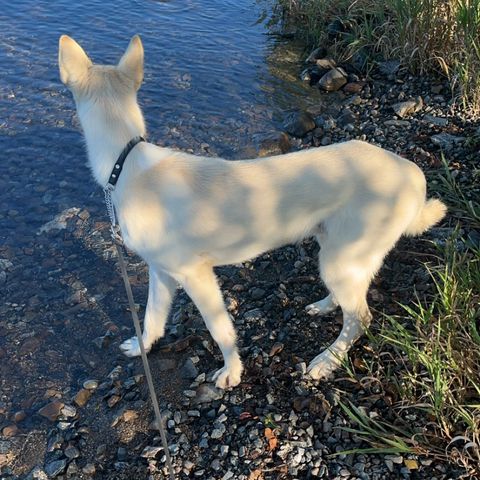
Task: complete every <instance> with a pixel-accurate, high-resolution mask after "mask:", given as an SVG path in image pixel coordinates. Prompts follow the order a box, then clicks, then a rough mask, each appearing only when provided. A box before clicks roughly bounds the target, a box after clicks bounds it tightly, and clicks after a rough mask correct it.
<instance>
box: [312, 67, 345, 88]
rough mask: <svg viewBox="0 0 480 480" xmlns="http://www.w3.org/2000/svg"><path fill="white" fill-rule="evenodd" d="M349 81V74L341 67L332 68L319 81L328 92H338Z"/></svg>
mask: <svg viewBox="0 0 480 480" xmlns="http://www.w3.org/2000/svg"><path fill="white" fill-rule="evenodd" d="M346 83H347V74H346V73H345V71H343V69H341V68H332V69H331V70H329V71H328V72H327V73H326V74H325V75H324V76H323V77H322V78H321V79H320V80H319V81H318V86H319V87H320V88H321V89H323V90H325V91H327V92H336V91H337V90H339V89H340V88H342V87H343V86H344V85H345V84H346Z"/></svg>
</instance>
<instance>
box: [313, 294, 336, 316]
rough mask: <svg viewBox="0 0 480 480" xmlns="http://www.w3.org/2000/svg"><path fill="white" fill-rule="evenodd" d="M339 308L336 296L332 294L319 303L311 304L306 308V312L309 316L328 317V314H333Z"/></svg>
mask: <svg viewBox="0 0 480 480" xmlns="http://www.w3.org/2000/svg"><path fill="white" fill-rule="evenodd" d="M337 308H338V302H337V300H336V299H335V298H334V296H333V295H332V294H331V293H330V294H329V295H327V296H326V297H325V298H323V299H322V300H319V301H318V302H315V303H311V304H310V305H307V306H306V307H305V311H306V312H307V313H308V314H309V315H312V316H314V315H326V314H327V313H330V312H333V311H334V310H336V309H337Z"/></svg>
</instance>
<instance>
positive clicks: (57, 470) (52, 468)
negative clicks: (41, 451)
mask: <svg viewBox="0 0 480 480" xmlns="http://www.w3.org/2000/svg"><path fill="white" fill-rule="evenodd" d="M44 468H45V473H46V474H47V475H48V476H49V477H51V478H55V477H57V476H58V475H60V474H61V473H63V472H64V471H65V469H66V468H67V461H66V460H65V459H61V460H55V461H53V462H50V463H47V464H46V465H45V467H44Z"/></svg>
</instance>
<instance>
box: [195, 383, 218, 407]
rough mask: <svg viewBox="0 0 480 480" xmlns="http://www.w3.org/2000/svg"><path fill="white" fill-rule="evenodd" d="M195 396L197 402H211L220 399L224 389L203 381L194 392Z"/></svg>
mask: <svg viewBox="0 0 480 480" xmlns="http://www.w3.org/2000/svg"><path fill="white" fill-rule="evenodd" d="M194 397H195V399H194V400H195V403H209V402H212V401H214V400H220V399H221V398H222V397H223V390H220V389H219V388H217V387H215V386H213V385H210V384H208V383H202V384H201V385H200V386H199V387H198V388H197V391H196V392H194Z"/></svg>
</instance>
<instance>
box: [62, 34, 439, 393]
mask: <svg viewBox="0 0 480 480" xmlns="http://www.w3.org/2000/svg"><path fill="white" fill-rule="evenodd" d="M59 66H60V77H61V79H62V82H63V83H64V84H65V85H67V87H68V88H69V89H70V90H71V91H72V92H73V96H74V98H75V102H76V106H77V111H78V116H79V118H80V122H81V125H82V128H83V132H84V135H85V139H86V143H87V149H88V158H89V163H90V168H91V169H92V172H93V175H94V177H95V179H96V181H97V182H98V183H99V184H100V185H101V186H102V187H105V186H106V184H107V182H108V181H109V178H110V175H111V173H112V169H113V168H114V165H115V163H116V160H117V158H118V157H119V155H120V153H121V152H122V151H123V150H124V148H125V146H126V145H127V143H128V142H130V141H131V140H132V139H133V138H135V137H137V136H143V135H145V124H144V120H143V116H142V112H141V111H140V108H139V106H138V103H137V90H138V89H139V87H140V85H141V83H142V80H143V47H142V43H141V41H140V38H139V37H138V36H135V37H133V38H132V40H131V41H130V44H129V46H128V48H127V50H126V52H125V53H124V55H123V57H122V58H121V60H120V62H119V63H118V65H116V66H103V65H94V64H93V63H92V62H91V60H90V59H89V58H88V56H87V55H86V54H85V52H84V51H83V49H82V48H81V47H80V46H79V45H78V44H77V43H76V42H75V41H74V40H73V39H71V38H70V37H68V36H66V35H63V36H62V37H61V38H60V47H59ZM112 198H113V202H114V205H115V209H116V212H117V215H118V220H119V224H120V227H121V231H122V235H123V239H124V242H125V244H126V245H128V247H129V248H131V249H133V250H135V251H136V252H137V253H138V254H139V255H141V256H142V258H143V259H144V260H145V261H146V262H147V263H148V266H149V275H150V281H149V291H148V302H147V308H146V314H145V320H144V330H143V341H144V343H145V348H146V349H147V350H149V349H150V348H151V347H152V345H153V344H154V343H155V341H157V340H158V339H159V338H160V337H162V335H163V334H164V331H165V322H166V320H167V316H168V313H169V309H170V305H171V303H172V297H173V295H174V292H175V286H176V282H179V283H180V284H181V285H182V287H183V288H184V289H185V291H186V292H187V293H188V295H189V296H190V297H191V298H192V300H193V301H194V302H195V304H196V306H197V307H198V309H199V311H200V313H201V314H202V316H203V319H204V321H205V323H206V325H207V327H208V329H209V331H210V333H211V335H212V337H213V338H214V340H215V341H216V342H217V344H218V346H219V347H220V350H221V351H222V354H223V358H224V361H225V365H224V366H223V368H221V369H220V370H219V371H217V372H216V374H215V377H214V378H215V379H216V385H217V386H218V387H220V388H226V387H233V386H235V385H238V383H239V382H240V377H241V374H242V362H241V360H240V357H239V354H238V350H237V347H236V342H235V337H236V335H235V330H234V327H233V324H232V321H231V319H230V317H229V315H228V313H227V311H226V309H225V306H224V302H223V298H222V294H221V292H220V289H219V287H218V284H217V280H216V278H215V274H214V271H213V267H215V266H217V265H225V264H232V263H238V262H243V261H245V260H248V259H251V258H253V257H255V256H257V255H259V254H261V253H263V252H265V251H268V250H271V249H274V248H277V247H281V246H282V245H285V244H288V243H292V242H297V241H299V240H301V239H303V238H305V237H308V236H315V237H316V238H317V240H318V242H319V243H320V246H321V250H320V273H321V277H322V279H323V281H324V283H325V285H326V286H327V288H328V290H329V291H330V294H329V295H328V296H327V297H326V298H324V299H323V300H320V301H318V302H316V303H313V304H311V305H309V306H308V307H307V311H308V313H310V314H313V315H322V314H326V313H328V312H331V311H333V310H334V309H335V308H337V306H340V307H341V309H342V312H343V329H342V331H341V333H340V335H339V337H338V338H337V340H336V341H335V342H334V343H333V344H332V345H331V346H330V347H329V348H328V349H326V350H325V351H324V352H323V353H321V354H320V355H318V356H317V357H315V358H314V359H313V360H312V362H311V363H310V365H309V367H308V371H309V374H310V376H311V377H312V378H314V379H320V378H324V377H328V376H329V375H330V374H331V373H332V371H333V370H334V369H335V368H336V367H338V365H339V364H340V362H341V360H342V358H344V357H345V356H346V354H347V352H348V349H349V348H350V346H351V345H352V343H353V342H354V341H355V340H356V339H357V338H358V337H359V336H360V335H361V333H362V331H363V329H364V328H365V327H366V326H368V324H369V322H370V319H371V314H370V312H369V309H368V305H367V300H366V295H367V290H368V287H369V284H370V281H371V279H372V277H373V275H375V273H376V272H377V271H378V269H379V268H380V266H381V264H382V261H383V259H384V257H385V255H386V254H387V252H388V251H389V250H390V249H391V248H392V247H393V246H394V245H395V243H396V242H397V240H398V239H399V238H400V236H401V235H404V234H405V235H418V234H420V233H422V232H424V231H425V230H427V229H428V228H429V227H431V226H432V225H433V224H435V223H436V222H438V221H439V220H441V219H442V217H443V216H444V215H445V212H446V207H445V205H443V204H442V203H441V202H440V201H439V200H426V185H425V177H424V175H423V173H422V171H421V170H420V169H419V168H418V167H417V166H416V165H415V164H413V163H412V162H409V161H408V160H405V159H403V158H401V157H399V156H398V155H395V154H394V153H391V152H388V151H386V150H383V149H381V148H378V147H375V146H373V145H369V144H368V143H364V142H360V141H349V142H345V143H339V144H336V145H330V146H327V147H321V148H312V149H310V150H303V151H299V152H294V153H289V154H286V155H280V156H276V157H270V158H263V159H255V160H245V161H226V160H223V159H220V158H208V157H197V156H193V155H189V154H186V153H182V152H178V151H174V150H171V149H169V148H161V147H158V146H156V145H153V144H151V143H146V142H142V143H139V144H138V145H137V146H135V148H133V149H132V150H131V152H130V153H129V155H128V158H127V159H126V161H125V166H124V168H123V171H122V172H121V175H119V178H118V183H117V184H116V187H115V190H114V191H113V194H112ZM121 349H122V350H123V352H124V353H125V354H126V355H128V356H136V355H139V353H140V351H139V346H138V340H137V338H136V337H133V338H131V339H130V340H127V341H125V342H124V343H123V344H122V345H121Z"/></svg>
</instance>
